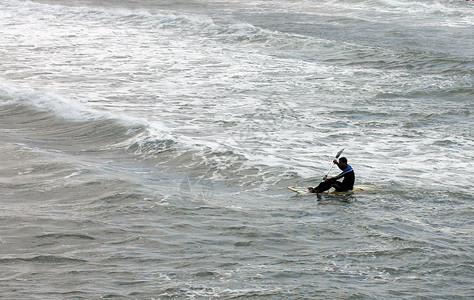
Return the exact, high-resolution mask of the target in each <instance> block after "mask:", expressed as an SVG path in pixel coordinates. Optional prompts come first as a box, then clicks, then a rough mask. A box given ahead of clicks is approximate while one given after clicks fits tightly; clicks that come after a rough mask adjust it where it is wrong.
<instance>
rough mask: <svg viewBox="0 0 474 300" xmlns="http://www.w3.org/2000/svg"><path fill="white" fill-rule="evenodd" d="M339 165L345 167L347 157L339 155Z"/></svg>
mask: <svg viewBox="0 0 474 300" xmlns="http://www.w3.org/2000/svg"><path fill="white" fill-rule="evenodd" d="M339 166H340V167H342V168H345V167H346V166H347V158H345V157H341V158H339Z"/></svg>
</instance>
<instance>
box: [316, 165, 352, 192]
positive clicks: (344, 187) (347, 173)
mask: <svg viewBox="0 0 474 300" xmlns="http://www.w3.org/2000/svg"><path fill="white" fill-rule="evenodd" d="M341 178H343V179H342V182H340V181H337V180H338V179H341ZM354 181H355V174H354V170H353V169H352V167H351V166H350V165H347V166H346V168H345V169H344V170H342V173H341V174H339V175H337V176H335V177H331V178H329V179H328V180H327V181H323V182H321V183H320V184H319V185H318V186H317V187H315V188H314V189H313V192H315V193H322V192H324V191H327V190H329V189H330V188H331V187H334V188H335V189H336V191H338V192H346V191H350V190H352V189H353V188H354Z"/></svg>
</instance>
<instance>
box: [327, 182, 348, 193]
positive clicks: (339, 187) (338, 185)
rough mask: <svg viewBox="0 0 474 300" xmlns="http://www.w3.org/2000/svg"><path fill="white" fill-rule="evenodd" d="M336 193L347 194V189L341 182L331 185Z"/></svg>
mask: <svg viewBox="0 0 474 300" xmlns="http://www.w3.org/2000/svg"><path fill="white" fill-rule="evenodd" d="M331 186H332V187H333V188H335V189H336V191H338V192H347V191H348V190H349V189H348V188H347V187H345V186H344V185H343V184H342V182H339V181H336V182H334V183H333V184H332V185H331Z"/></svg>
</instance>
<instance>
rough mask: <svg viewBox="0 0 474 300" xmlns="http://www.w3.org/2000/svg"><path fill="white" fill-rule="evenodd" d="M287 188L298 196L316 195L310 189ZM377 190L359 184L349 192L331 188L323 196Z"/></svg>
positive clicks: (370, 186)
mask: <svg viewBox="0 0 474 300" xmlns="http://www.w3.org/2000/svg"><path fill="white" fill-rule="evenodd" d="M287 188H288V189H289V190H290V191H293V192H295V193H298V194H309V195H316V193H311V192H310V191H308V188H302V187H293V186H289V187H287ZM376 189H377V188H376V187H375V186H373V185H366V184H359V185H354V189H352V190H350V191H347V192H338V191H336V190H335V189H334V188H330V189H329V190H328V191H325V192H322V193H321V194H331V195H339V194H352V193H360V192H369V191H373V190H376Z"/></svg>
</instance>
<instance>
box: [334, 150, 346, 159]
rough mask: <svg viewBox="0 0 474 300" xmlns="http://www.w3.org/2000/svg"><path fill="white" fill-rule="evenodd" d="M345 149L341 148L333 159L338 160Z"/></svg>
mask: <svg viewBox="0 0 474 300" xmlns="http://www.w3.org/2000/svg"><path fill="white" fill-rule="evenodd" d="M344 149H345V148H342V149H341V151H339V152H337V154H336V156H335V158H339V156H341V154H342V152H343V151H344Z"/></svg>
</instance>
